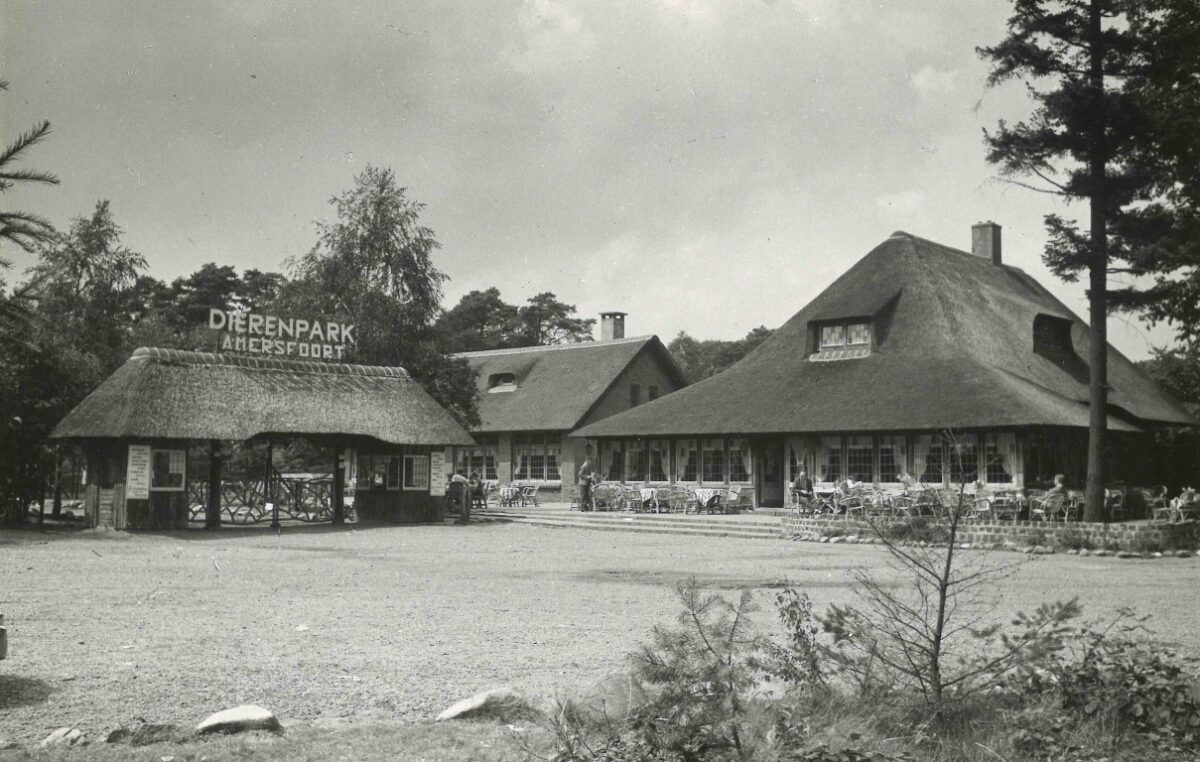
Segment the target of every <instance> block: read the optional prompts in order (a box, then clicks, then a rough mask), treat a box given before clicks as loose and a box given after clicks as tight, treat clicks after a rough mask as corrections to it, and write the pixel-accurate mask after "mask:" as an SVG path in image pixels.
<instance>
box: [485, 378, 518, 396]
mask: <svg viewBox="0 0 1200 762" xmlns="http://www.w3.org/2000/svg"><path fill="white" fill-rule="evenodd" d="M516 390H517V377H516V376H515V375H513V374H512V373H493V374H492V375H490V376H488V394H495V393H499V392H515V391H516Z"/></svg>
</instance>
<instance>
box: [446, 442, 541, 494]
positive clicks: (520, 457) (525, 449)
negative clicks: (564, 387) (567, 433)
mask: <svg viewBox="0 0 1200 762" xmlns="http://www.w3.org/2000/svg"><path fill="white" fill-rule="evenodd" d="M475 440H476V441H477V442H478V443H479V445H478V446H477V447H456V448H455V452H454V467H455V469H456V470H458V471H461V472H462V474H463V475H464V476H470V475H471V474H478V475H479V476H480V477H481V478H483V479H492V480H495V479H496V478H497V470H496V468H497V464H498V463H499V462H500V461H502V460H504V461H507V462H510V463H512V478H513V480H514V481H551V482H553V481H559V480H561V479H562V473H561V469H560V466H561V462H562V435H561V434H558V433H554V432H517V433H514V434H513V435H512V442H511V445H510V447H509V451H508V452H501V451H500V450H501V445H500V438H499V437H498V436H496V435H494V434H492V435H489V434H476V435H475Z"/></svg>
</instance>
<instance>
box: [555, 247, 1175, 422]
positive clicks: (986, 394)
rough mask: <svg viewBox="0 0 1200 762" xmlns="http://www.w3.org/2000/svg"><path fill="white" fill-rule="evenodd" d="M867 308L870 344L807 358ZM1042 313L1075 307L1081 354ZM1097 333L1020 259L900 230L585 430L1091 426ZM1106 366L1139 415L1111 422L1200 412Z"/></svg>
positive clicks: (1125, 404)
mask: <svg viewBox="0 0 1200 762" xmlns="http://www.w3.org/2000/svg"><path fill="white" fill-rule="evenodd" d="M871 310H874V312H871ZM865 314H869V315H872V316H873V324H874V341H873V343H872V346H871V349H870V353H869V354H868V355H867V356H865V357H861V358H856V359H851V360H846V361H840V362H810V361H809V357H808V355H807V352H808V351H810V349H811V342H810V341H809V336H810V333H809V332H810V330H811V329H810V326H812V325H816V324H819V323H820V322H821V321H826V320H831V319H840V318H845V317H856V316H860V315H865ZM1039 314H1042V315H1050V316H1053V317H1058V318H1062V319H1065V320H1068V321H1070V323H1071V344H1072V346H1073V350H1074V352H1073V354H1072V355H1071V356H1069V357H1061V356H1055V355H1053V354H1048V353H1045V352H1040V353H1039V352H1035V351H1034V341H1033V329H1034V319H1035V317H1036V316H1037V315H1039ZM1090 341H1091V332H1090V330H1089V329H1088V327H1087V325H1086V324H1085V323H1084V322H1083V321H1082V320H1081V319H1080V318H1079V317H1077V316H1076V315H1074V314H1073V313H1072V312H1071V311H1070V310H1069V309H1068V308H1067V307H1066V306H1065V305H1064V304H1062V303H1061V302H1060V301H1058V300H1057V299H1056V298H1055V297H1054V296H1053V295H1051V294H1050V292H1049V291H1047V290H1046V289H1045V288H1043V287H1042V286H1041V284H1039V283H1038V282H1037V281H1035V280H1034V279H1033V278H1031V277H1030V276H1029V275H1027V274H1026V273H1024V272H1022V271H1021V270H1019V269H1018V268H1015V267H1011V266H1008V265H995V264H993V263H992V261H991V260H988V259H984V258H982V257H978V256H975V255H973V254H970V253H968V252H965V251H960V250H958V249H953V248H950V247H948V246H942V245H940V244H937V243H934V242H932V241H927V240H925V239H922V238H918V237H916V236H913V235H910V234H908V233H904V232H897V233H894V234H893V235H892V236H891V237H889V238H888V239H887V240H886V241H884V242H883V243H881V244H880V245H878V246H877V247H875V249H873V250H872V251H871V252H870V253H869V254H867V255H866V256H865V257H863V258H862V259H861V260H859V261H858V262H857V263H856V264H855V265H854V266H853V267H851V268H850V269H849V270H848V271H846V273H844V274H843V275H842V276H841V277H840V278H838V279H837V280H836V281H835V282H834V283H833V284H832V285H830V286H829V288H827V289H825V291H823V292H821V294H819V295H818V296H817V297H816V298H815V299H813V300H812V302H810V303H809V304H808V305H807V306H806V307H805V308H804V309H802V310H800V312H798V313H796V315H794V316H793V317H792V318H791V319H790V320H789V321H788V322H787V323H785V324H784V325H783V326H781V327H780V328H779V329H778V330H777V331H775V332H774V333H773V334H772V336H771V337H770V338H769V339H767V340H766V341H764V342H763V343H762V344H761V345H759V346H758V347H757V348H756V349H755V350H754V351H753V352H751V353H750V354H748V355H747V356H746V357H744V358H743V359H742V360H741V361H739V362H738V363H736V364H735V365H733V366H732V367H730V368H729V369H728V370H726V371H724V372H722V373H719V374H717V375H716V376H713V377H711V378H708V379H705V380H703V381H700V382H698V383H696V384H693V385H692V386H689V387H687V388H684V389H681V390H679V391H677V392H675V393H673V394H670V395H668V396H666V397H664V398H662V399H659V400H655V401H654V402H650V403H647V404H645V405H642V406H640V407H638V408H635V409H633V410H629V411H626V412H624V413H620V414H618V415H615V416H612V417H610V418H606V419H604V420H603V421H599V422H596V423H594V424H590V425H588V426H586V427H584V428H583V429H581V430H580V431H579V432H578V434H579V435H581V436H661V435H676V434H678V435H690V434H706V433H712V434H720V433H724V434H751V433H785V432H839V431H904V430H913V429H941V428H969V427H979V428H984V427H999V426H1005V427H1015V426H1027V425H1055V426H1078V427H1086V426H1087V423H1088V405H1087V402H1088V389H1087V372H1086V371H1087V365H1086V361H1085V359H1084V358H1086V357H1087V356H1088V348H1089V346H1090ZM1108 374H1109V384H1110V386H1111V387H1112V390H1111V392H1110V395H1109V399H1110V403H1111V405H1112V407H1113V408H1114V409H1119V410H1121V411H1123V413H1124V414H1125V415H1127V416H1128V417H1130V418H1132V420H1130V421H1128V422H1121V421H1119V420H1117V419H1116V418H1113V417H1112V416H1111V415H1110V425H1111V426H1112V428H1114V429H1125V430H1129V429H1136V428H1137V427H1138V426H1140V425H1143V424H1146V423H1149V424H1177V425H1193V424H1195V423H1196V421H1195V419H1193V418H1192V417H1191V416H1190V415H1189V414H1188V413H1187V412H1186V411H1185V410H1184V409H1183V407H1182V406H1181V405H1180V404H1179V403H1178V402H1177V401H1176V400H1174V399H1172V398H1171V397H1170V396H1169V395H1167V394H1166V393H1165V392H1163V391H1162V390H1161V389H1159V388H1158V387H1157V385H1155V384H1154V382H1152V381H1151V380H1150V379H1149V378H1147V377H1146V376H1145V375H1143V374H1142V373H1141V372H1140V371H1139V370H1138V369H1137V368H1136V367H1135V366H1134V365H1133V363H1131V362H1130V361H1129V360H1128V359H1126V358H1125V357H1124V356H1123V355H1122V354H1121V353H1119V352H1117V351H1116V350H1115V349H1113V348H1111V347H1110V348H1109V358H1108ZM1110 412H1111V411H1110Z"/></svg>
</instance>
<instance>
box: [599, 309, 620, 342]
mask: <svg viewBox="0 0 1200 762" xmlns="http://www.w3.org/2000/svg"><path fill="white" fill-rule="evenodd" d="M625 315H626V313H624V312H601V313H600V341H612V340H613V339H623V338H625Z"/></svg>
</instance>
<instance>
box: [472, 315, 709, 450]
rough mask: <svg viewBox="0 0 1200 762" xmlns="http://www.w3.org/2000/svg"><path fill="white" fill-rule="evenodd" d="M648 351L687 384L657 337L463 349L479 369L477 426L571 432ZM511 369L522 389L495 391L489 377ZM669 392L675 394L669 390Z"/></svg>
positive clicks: (475, 367)
mask: <svg viewBox="0 0 1200 762" xmlns="http://www.w3.org/2000/svg"><path fill="white" fill-rule="evenodd" d="M642 352H650V353H653V354H654V356H655V358H656V359H658V360H659V361H660V362H661V363H662V365H663V368H664V370H665V372H666V373H667V374H668V375H669V376H671V377H673V378H674V379H675V380H676V382H677V383H678V384H679V385H680V386H683V385H684V384H685V383H686V380H685V379H684V377H683V372H682V371H681V370H680V369H679V366H678V365H676V363H675V360H674V359H673V358H672V357H671V354H670V353H669V352H668V351H667V348H666V347H665V346H663V343H662V342H661V341H659V339H658V337H657V336H638V337H633V338H627V339H615V340H612V341H595V342H580V343H577V344H553V345H549V346H540V347H519V348H515V349H492V350H487V351H483V352H463V353H460V354H457V355H454V356H455V357H461V358H463V359H465V360H466V361H467V364H468V365H470V367H471V369H472V370H474V371H475V372H476V374H477V380H476V384H477V388H478V389H479V417H480V420H481V424H480V426H479V428H478V429H477V431H480V432H495V431H555V430H561V431H570V430H573V429H574V428H575V427H576V426H578V425H579V422H580V421H582V420H583V418H584V417H585V416H586V415H587V413H588V412H589V411H590V410H591V409H592V408H593V407H594V406H595V405H596V403H597V402H598V401H599V400H600V398H601V397H602V396H604V393H605V392H607V391H608V390H609V389H610V388H611V387H612V385H613V384H615V383H616V381H617V379H618V378H619V377H620V375H621V373H622V372H623V371H624V370H625V369H626V368H627V367H629V364H630V363H632V362H633V360H634V358H636V357H637V356H638V355H639V354H641V353H642ZM508 373H511V374H512V375H513V376H514V379H515V381H516V388H515V389H514V390H513V391H511V392H504V393H499V394H489V393H488V384H489V379H491V378H493V377H497V376H500V375H502V374H508ZM668 396H669V395H668Z"/></svg>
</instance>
